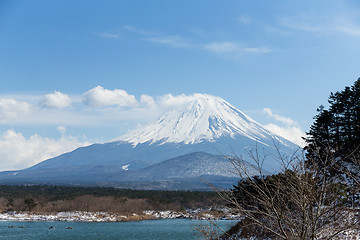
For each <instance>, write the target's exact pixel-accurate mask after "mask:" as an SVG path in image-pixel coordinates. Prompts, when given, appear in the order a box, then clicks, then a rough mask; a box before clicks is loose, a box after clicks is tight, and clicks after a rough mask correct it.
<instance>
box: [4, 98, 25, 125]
mask: <svg viewBox="0 0 360 240" xmlns="http://www.w3.org/2000/svg"><path fill="white" fill-rule="evenodd" d="M30 112H31V104H29V103H28V102H24V101H17V100H15V99H12V98H2V99H0V122H6V121H8V120H11V119H14V118H17V117H19V116H22V115H26V114H29V113H30Z"/></svg>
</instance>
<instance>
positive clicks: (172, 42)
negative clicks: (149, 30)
mask: <svg viewBox="0 0 360 240" xmlns="http://www.w3.org/2000/svg"><path fill="white" fill-rule="evenodd" d="M146 40H147V41H150V42H154V43H157V44H162V45H167V46H169V47H174V48H188V47H190V45H189V44H188V43H187V42H186V41H185V40H184V39H182V38H181V37H179V36H161V37H151V38H146Z"/></svg>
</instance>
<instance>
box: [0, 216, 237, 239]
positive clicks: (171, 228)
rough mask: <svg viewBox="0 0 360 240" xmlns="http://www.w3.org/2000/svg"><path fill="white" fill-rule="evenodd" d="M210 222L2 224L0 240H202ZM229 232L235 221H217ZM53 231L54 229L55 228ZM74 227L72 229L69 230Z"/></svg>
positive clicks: (185, 220)
mask: <svg viewBox="0 0 360 240" xmlns="http://www.w3.org/2000/svg"><path fill="white" fill-rule="evenodd" d="M204 224H208V222H207V221H195V220H187V219H173V220H152V221H150V220H149V221H140V222H115V223H84V222H9V221H3V222H0V239H4V240H5V239H6V240H15V239H16V240H18V239H21V240H30V239H36V240H38V239H39V240H40V239H44V240H45V239H46V240H55V239H59V240H60V239H62V240H63V239H85V240H93V239H94V240H95V239H96V240H103V239H122V240H125V239H126V240H180V239H181V240H192V239H194V240H195V239H201V238H200V234H199V233H198V232H197V231H196V230H195V228H196V227H198V226H200V225H204ZM217 224H218V225H219V226H221V227H222V228H224V229H228V228H229V227H230V226H231V225H234V224H235V221H225V220H223V221H217ZM52 227H53V228H52ZM68 227H71V228H72V229H66V228H68Z"/></svg>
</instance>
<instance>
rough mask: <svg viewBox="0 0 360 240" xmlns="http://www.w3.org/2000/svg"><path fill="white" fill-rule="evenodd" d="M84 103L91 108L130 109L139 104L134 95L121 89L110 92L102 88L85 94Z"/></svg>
mask: <svg viewBox="0 0 360 240" xmlns="http://www.w3.org/2000/svg"><path fill="white" fill-rule="evenodd" d="M83 102H84V103H85V104H87V105H89V106H91V107H104V106H118V107H129V106H135V105H136V104H137V101H136V99H135V97H134V95H129V94H128V93H127V92H126V91H124V90H121V89H114V90H108V89H104V88H103V87H101V86H97V87H95V88H93V89H91V90H89V91H88V92H86V93H84V95H83Z"/></svg>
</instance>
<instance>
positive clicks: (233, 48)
mask: <svg viewBox="0 0 360 240" xmlns="http://www.w3.org/2000/svg"><path fill="white" fill-rule="evenodd" d="M204 48H205V49H206V50H208V51H211V52H214V53H218V54H224V53H237V54H239V53H269V52H271V50H270V49H269V48H266V47H243V46H242V44H239V43H235V42H213V43H209V44H206V45H205V46H204Z"/></svg>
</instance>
